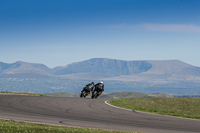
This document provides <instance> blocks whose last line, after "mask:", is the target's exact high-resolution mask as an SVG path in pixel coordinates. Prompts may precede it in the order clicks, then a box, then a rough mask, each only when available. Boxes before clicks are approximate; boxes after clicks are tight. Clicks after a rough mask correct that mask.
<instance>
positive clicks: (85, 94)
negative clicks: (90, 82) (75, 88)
mask: <svg viewBox="0 0 200 133" xmlns="http://www.w3.org/2000/svg"><path fill="white" fill-rule="evenodd" d="M85 90H86V88H84V89H83V91H81V94H80V97H81V98H82V97H84V98H85V97H86V96H87V95H88V94H89V93H88V92H87V91H85ZM88 91H89V90H88Z"/></svg>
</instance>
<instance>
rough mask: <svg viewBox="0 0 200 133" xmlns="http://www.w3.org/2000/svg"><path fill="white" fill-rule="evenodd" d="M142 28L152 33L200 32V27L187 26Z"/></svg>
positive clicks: (168, 25)
mask: <svg viewBox="0 0 200 133" xmlns="http://www.w3.org/2000/svg"><path fill="white" fill-rule="evenodd" d="M141 26H142V27H143V28H145V29H147V30H152V31H166V32H200V26H196V25H187V24H143V25H141Z"/></svg>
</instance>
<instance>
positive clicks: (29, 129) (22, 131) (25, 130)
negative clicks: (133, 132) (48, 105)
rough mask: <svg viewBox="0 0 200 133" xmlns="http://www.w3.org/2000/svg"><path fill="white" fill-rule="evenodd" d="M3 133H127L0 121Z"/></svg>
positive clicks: (0, 129)
mask: <svg viewBox="0 0 200 133" xmlns="http://www.w3.org/2000/svg"><path fill="white" fill-rule="evenodd" d="M0 132H1V133H127V132H121V131H106V130H102V129H90V128H75V127H61V126H50V125H44V124H34V123H27V122H17V121H13V120H0Z"/></svg>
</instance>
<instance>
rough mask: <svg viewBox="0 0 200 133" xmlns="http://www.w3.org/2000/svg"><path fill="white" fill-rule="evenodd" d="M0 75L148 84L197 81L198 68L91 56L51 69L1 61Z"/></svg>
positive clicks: (164, 62) (199, 68) (164, 61)
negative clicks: (92, 57)
mask: <svg viewBox="0 0 200 133" xmlns="http://www.w3.org/2000/svg"><path fill="white" fill-rule="evenodd" d="M0 77H16V78H18V77H21V78H22V77H24V78H26V77H38V78H39V77H62V78H68V79H96V80H118V81H137V82H151V83H172V82H176V81H193V82H200V67H195V66H192V65H189V64H186V63H184V62H182V61H179V60H163V61H123V60H115V59H105V58H94V59H90V60H86V61H82V62H77V63H72V64H69V65H67V66H64V67H55V68H53V69H51V68H48V67H47V66H45V65H43V64H36V63H27V62H22V61H18V62H15V63H12V64H8V63H3V62H0Z"/></svg>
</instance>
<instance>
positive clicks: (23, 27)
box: [0, 0, 200, 68]
mask: <svg viewBox="0 0 200 133" xmlns="http://www.w3.org/2000/svg"><path fill="white" fill-rule="evenodd" d="M199 51H200V0H0V62H4V63H14V62H16V61H24V62H30V63H41V64H45V65H46V66H48V67H50V68H54V67H56V66H65V65H67V64H71V63H74V62H79V61H84V60H88V59H91V58H111V59H119V60H127V61H129V60H174V59H176V60H181V61H183V62H186V63H188V64H191V65H194V66H198V67H200V58H199V57H200V52H199Z"/></svg>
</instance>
